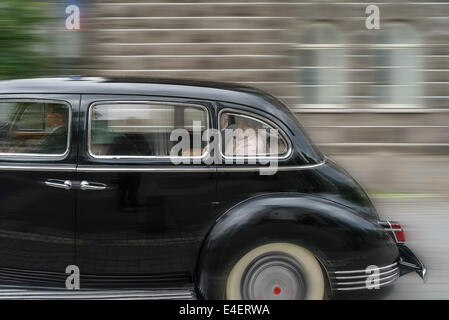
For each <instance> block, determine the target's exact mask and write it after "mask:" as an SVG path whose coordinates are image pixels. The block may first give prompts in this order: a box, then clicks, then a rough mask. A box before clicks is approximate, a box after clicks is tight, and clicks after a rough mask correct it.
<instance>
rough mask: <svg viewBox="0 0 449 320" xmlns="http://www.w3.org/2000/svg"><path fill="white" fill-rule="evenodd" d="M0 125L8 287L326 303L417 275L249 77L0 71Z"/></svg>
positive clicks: (336, 170)
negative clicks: (226, 80)
mask: <svg viewBox="0 0 449 320" xmlns="http://www.w3.org/2000/svg"><path fill="white" fill-rule="evenodd" d="M0 123H1V125H0V288H2V290H0V293H1V292H9V293H8V294H7V295H8V296H11V295H19V296H20V295H22V296H28V295H32V296H33V297H53V296H54V295H59V296H58V297H61V296H64V295H67V296H72V297H73V296H74V295H84V296H83V297H86V296H89V297H98V296H102V297H104V296H108V294H111V293H113V294H115V295H117V294H118V293H117V292H121V294H126V292H133V296H139V297H142V296H144V297H145V294H148V297H160V298H189V297H198V298H204V299H321V298H327V297H332V296H336V295H337V296H338V294H339V293H341V292H347V291H355V290H359V292H360V291H370V292H373V291H375V289H382V288H383V287H386V286H389V285H392V284H394V283H395V281H396V280H397V279H398V278H399V277H400V276H401V275H403V274H405V273H408V272H411V271H416V272H417V273H418V274H419V275H420V276H421V277H423V278H425V274H426V269H425V267H424V266H423V265H422V264H421V262H420V261H419V260H418V259H417V258H416V257H415V255H414V254H413V253H412V252H411V251H410V250H409V249H408V248H407V247H406V246H405V244H404V242H405V238H404V232H403V230H402V228H401V226H400V225H399V224H397V223H395V222H388V221H380V220H379V217H378V214H377V213H376V210H375V209H374V207H373V205H372V203H371V202H370V200H369V198H368V196H367V195H366V193H365V192H364V191H363V190H362V188H361V187H360V185H359V184H357V182H355V181H354V179H353V178H351V177H350V176H349V175H348V174H347V173H346V172H345V171H344V170H343V169H342V168H340V167H339V166H338V165H337V164H336V163H335V162H334V161H332V160H331V159H329V158H328V157H326V156H324V155H323V154H322V153H321V152H320V151H319V150H317V148H315V147H314V145H313V144H312V143H311V141H310V140H309V139H308V138H307V136H306V135H305V133H304V131H303V129H302V127H301V125H300V124H299V123H298V121H297V120H296V118H295V116H293V115H292V113H291V112H290V111H289V109H288V108H287V107H286V106H285V105H283V104H282V103H281V102H279V101H278V100H277V99H275V98H274V97H272V96H270V95H268V94H266V93H264V92H261V91H259V90H257V89H252V88H247V87H241V86H237V85H235V86H233V85H229V84H219V83H205V82H204V83H203V82H194V81H169V80H147V81H138V80H125V79H102V78H60V79H31V80H14V81H2V82H0ZM233 130H234V131H238V130H240V131H239V132H238V133H237V134H233V135H231V139H225V137H226V135H227V133H226V134H225V132H228V131H231V133H232V131H233ZM256 131H257V134H255V133H256ZM259 132H260V133H261V134H258V133H259ZM181 140H184V145H187V148H178V147H179V143H180V142H181ZM174 149H175V151H173V150H174ZM268 149H269V151H267V150H268ZM67 270H75V271H76V270H79V275H80V279H79V290H74V291H71V290H67V289H66V287H67V288H69V289H78V287H76V286H75V287H70V286H68V284H67V279H68V277H69V275H75V276H76V274H75V273H76V272H75V271H73V273H70V274H68V273H66V272H67ZM70 279H71V280H70V281H72V280H73V283H74V282H76V281H77V280H76V277H75V278H73V277H72V278H70ZM69 284H72V282H70V283H69ZM11 288H14V289H15V290H10V289H11ZM370 289H374V290H370ZM4 290H6V291H4ZM8 290H9V291H8ZM33 294H34V295H33Z"/></svg>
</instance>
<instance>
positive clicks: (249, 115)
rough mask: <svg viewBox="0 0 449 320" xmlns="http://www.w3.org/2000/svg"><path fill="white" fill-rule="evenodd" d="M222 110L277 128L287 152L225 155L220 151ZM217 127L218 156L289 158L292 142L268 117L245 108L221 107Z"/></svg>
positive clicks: (234, 158) (252, 158) (248, 158)
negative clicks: (259, 154) (279, 153)
mask: <svg viewBox="0 0 449 320" xmlns="http://www.w3.org/2000/svg"><path fill="white" fill-rule="evenodd" d="M224 112H230V113H231V114H233V115H235V116H242V115H243V116H244V117H246V118H248V119H251V120H255V121H257V122H262V123H264V124H268V125H269V126H271V127H272V128H273V129H277V130H278V132H279V135H280V136H281V137H282V138H283V139H284V141H285V142H286V144H287V152H285V155H282V156H281V155H277V156H274V155H273V156H258V155H256V156H231V157H230V156H226V155H224V154H223V152H222V145H221V144H222V135H221V116H222V113H224ZM217 122H218V123H217V128H218V136H219V139H218V152H219V154H220V156H221V157H222V159H224V160H286V159H288V158H290V156H291V155H292V153H293V144H292V142H291V140H290V138H289V137H288V136H287V134H286V133H285V132H284V130H283V129H282V128H280V127H279V126H278V125H277V124H276V123H275V122H273V121H271V120H270V119H268V118H266V117H264V116H262V115H259V114H257V113H252V112H249V111H245V110H240V109H236V108H227V107H225V108H223V109H221V110H220V112H218V118H217Z"/></svg>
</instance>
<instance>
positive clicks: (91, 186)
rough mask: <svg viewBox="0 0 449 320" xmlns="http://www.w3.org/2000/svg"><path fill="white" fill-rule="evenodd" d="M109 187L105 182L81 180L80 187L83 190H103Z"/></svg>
mask: <svg viewBox="0 0 449 320" xmlns="http://www.w3.org/2000/svg"><path fill="white" fill-rule="evenodd" d="M107 188H108V187H107V186H106V185H105V184H103V183H96V182H95V183H91V182H88V181H85V180H84V181H81V184H80V189H81V190H96V191H101V190H106V189H107Z"/></svg>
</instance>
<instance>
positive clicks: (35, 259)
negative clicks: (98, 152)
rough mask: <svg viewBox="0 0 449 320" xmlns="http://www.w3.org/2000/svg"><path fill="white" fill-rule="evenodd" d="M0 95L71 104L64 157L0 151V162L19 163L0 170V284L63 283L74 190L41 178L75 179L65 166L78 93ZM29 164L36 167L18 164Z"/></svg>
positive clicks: (70, 250)
mask: <svg viewBox="0 0 449 320" xmlns="http://www.w3.org/2000/svg"><path fill="white" fill-rule="evenodd" d="M2 99H36V100H58V101H65V102H67V103H69V104H70V105H71V108H72V124H71V127H72V135H71V142H72V143H71V148H70V150H69V154H68V155H67V156H66V157H64V158H50V157H48V158H40V159H30V158H29V157H28V158H20V157H14V158H12V157H1V156H0V166H12V167H18V168H17V169H8V170H4V169H1V170H0V195H1V196H0V241H1V242H0V283H1V284H12V285H22V286H51V287H65V277H66V276H65V273H64V272H65V268H66V267H67V266H68V265H70V264H74V262H75V241H74V240H75V224H74V223H75V206H76V192H75V190H70V191H67V190H61V189H55V188H49V187H47V186H45V185H44V182H45V181H46V180H49V179H59V180H75V176H76V173H75V172H74V171H73V170H71V169H70V168H72V169H73V168H74V167H75V165H76V161H77V149H78V148H77V139H76V138H77V132H78V130H77V129H78V108H79V100H80V96H79V95H74V94H69V95H61V94H59V95H55V94H33V95H28V94H20V95H1V96H0V100H2ZM29 166H33V167H35V169H34V170H26V169H20V168H21V167H29ZM39 166H42V167H44V168H43V169H38V167H39ZM45 167H52V168H57V169H59V170H61V171H53V170H50V169H45ZM36 271H38V272H36Z"/></svg>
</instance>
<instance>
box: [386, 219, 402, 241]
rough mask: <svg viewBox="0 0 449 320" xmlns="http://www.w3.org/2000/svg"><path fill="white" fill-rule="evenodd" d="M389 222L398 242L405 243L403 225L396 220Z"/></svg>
mask: <svg viewBox="0 0 449 320" xmlns="http://www.w3.org/2000/svg"><path fill="white" fill-rule="evenodd" d="M388 224H389V225H390V228H391V231H392V232H393V234H394V238H395V239H396V242H397V243H404V242H405V234H404V229H402V227H401V225H400V224H399V223H397V222H395V221H388Z"/></svg>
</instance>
